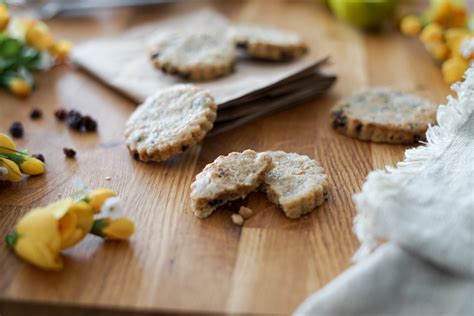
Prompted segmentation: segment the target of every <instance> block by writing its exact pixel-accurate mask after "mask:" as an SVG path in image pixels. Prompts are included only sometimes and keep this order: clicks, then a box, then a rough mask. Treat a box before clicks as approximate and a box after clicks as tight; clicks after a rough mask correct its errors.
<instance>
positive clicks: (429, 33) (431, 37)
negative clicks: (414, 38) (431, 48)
mask: <svg viewBox="0 0 474 316" xmlns="http://www.w3.org/2000/svg"><path fill="white" fill-rule="evenodd" d="M420 39H421V41H422V42H423V43H424V44H430V43H435V42H441V41H442V40H443V29H442V28H441V26H440V25H439V24H437V23H431V24H428V25H427V26H425V28H424V29H423V31H422V32H421V34H420Z"/></svg>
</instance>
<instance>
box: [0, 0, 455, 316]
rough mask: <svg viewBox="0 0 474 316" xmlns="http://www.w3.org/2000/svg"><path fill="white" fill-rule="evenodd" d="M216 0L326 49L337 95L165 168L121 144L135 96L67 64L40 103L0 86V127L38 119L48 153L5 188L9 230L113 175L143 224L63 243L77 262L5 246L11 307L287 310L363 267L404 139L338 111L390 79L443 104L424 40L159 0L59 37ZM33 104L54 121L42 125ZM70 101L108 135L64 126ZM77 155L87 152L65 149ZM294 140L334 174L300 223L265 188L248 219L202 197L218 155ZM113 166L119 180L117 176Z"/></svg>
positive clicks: (298, 10)
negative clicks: (374, 132)
mask: <svg viewBox="0 0 474 316" xmlns="http://www.w3.org/2000/svg"><path fill="white" fill-rule="evenodd" d="M206 5H210V6H213V7H214V8H216V9H217V10H219V11H220V12H222V13H223V14H225V15H227V16H228V17H229V18H230V19H232V20H234V21H239V22H254V23H260V24H269V25H277V26H279V27H282V28H288V29H291V30H295V31H297V32H299V33H301V34H302V36H303V37H304V38H305V39H306V40H307V41H308V42H309V44H310V46H311V49H312V50H313V51H317V50H325V51H327V52H329V54H330V56H331V59H332V66H331V67H330V70H331V71H333V72H335V73H336V74H337V75H338V77H339V80H338V83H337V85H336V87H335V88H334V89H333V91H332V92H331V94H329V95H327V96H325V97H323V98H321V99H318V100H315V101H313V102H308V103H305V104H302V105H301V106H298V107H296V108H293V109H291V110H286V111H283V112H280V113H278V114H275V115H272V116H270V117H267V118H264V119H261V120H259V121H257V122H254V123H250V124H247V125H245V126H243V127H242V128H239V129H238V130H235V131H229V132H226V133H224V134H221V135H217V136H215V137H210V138H207V139H206V140H205V141H204V143H203V144H202V146H200V147H198V148H195V149H193V150H192V151H191V152H189V153H187V154H185V155H182V156H179V157H176V158H174V159H171V160H170V161H168V162H165V163H160V164H144V163H140V162H137V161H135V160H133V159H132V158H131V157H130V155H129V153H128V151H127V149H126V148H125V146H124V144H123V138H122V130H123V125H124V122H125V121H126V119H127V117H128V116H129V115H130V113H131V112H132V111H133V110H134V104H132V103H131V102H130V101H128V100H127V99H125V98H123V97H122V96H120V95H118V94H116V93H115V92H114V91H112V90H110V89H109V88H107V87H105V86H104V85H102V84H100V83H98V82H97V81H95V80H94V79H93V78H91V77H90V76H88V75H87V74H85V73H83V72H82V71H79V70H76V69H71V68H68V67H60V68H57V69H55V70H53V71H51V72H49V73H47V74H40V75H39V76H38V79H39V84H38V86H39V89H38V90H37V91H36V92H35V94H34V96H33V97H31V98H29V99H27V100H24V101H23V100H18V99H15V98H14V97H12V96H10V95H8V94H7V93H5V92H3V91H2V92H0V130H1V131H6V130H7V129H8V127H9V125H10V124H11V123H12V122H13V121H21V122H23V124H24V125H25V128H26V135H25V137H24V139H22V140H20V141H18V145H19V147H21V148H28V149H29V150H30V151H31V152H32V153H43V154H44V155H45V157H46V160H47V163H48V166H47V173H46V174H45V175H44V176H40V177H32V178H30V179H28V180H27V181H23V182H21V183H17V184H6V183H2V184H0V235H1V236H4V235H5V234H6V233H8V232H10V231H11V230H12V228H13V227H14V224H15V222H16V221H17V219H18V218H19V217H20V216H22V215H23V214H24V213H25V212H26V211H28V210H29V209H30V208H32V207H36V206H40V205H45V204H47V203H50V202H52V201H54V200H56V199H58V196H59V195H61V196H66V195H68V194H71V193H72V192H74V190H75V187H74V181H75V179H81V180H82V181H84V182H85V183H87V184H88V185H89V186H90V187H93V188H94V187H103V186H105V187H110V188H112V189H114V190H116V191H117V192H118V193H119V195H120V196H121V197H122V199H123V204H124V206H125V207H126V209H127V214H128V215H129V216H131V217H132V218H133V219H134V220H135V221H136V223H137V227H138V231H137V233H136V235H135V236H134V237H133V238H132V240H131V241H130V242H129V243H114V242H110V243H103V242H102V241H101V240H99V239H97V238H94V237H88V238H87V239H86V240H85V241H84V242H82V243H81V244H80V245H78V246H76V247H74V248H72V249H70V250H68V251H66V253H65V256H66V262H65V269H64V271H62V272H59V273H52V272H43V271H40V270H38V269H36V268H34V267H32V266H30V265H28V264H25V263H24V262H22V261H20V260H19V259H17V258H16V257H15V256H14V255H13V254H12V253H10V252H9V250H8V249H7V248H6V247H5V246H4V245H2V246H0V271H1V272H0V273H1V274H0V314H2V315H3V316H9V315H22V314H25V315H26V314H29V315H31V314H33V312H34V313H35V315H43V314H44V315H53V314H58V315H59V314H61V315H63V314H66V313H67V314H68V315H71V314H77V315H86V314H90V313H91V311H92V312H94V310H92V308H98V309H100V311H96V312H94V314H95V313H97V314H98V315H102V314H104V315H109V314H116V313H119V312H121V313H123V314H127V311H128V312H129V313H128V314H147V313H152V312H154V311H165V312H166V311H177V312H182V313H187V312H190V311H194V312H201V313H209V312H216V313H223V312H229V313H272V314H273V313H290V312H292V311H293V310H294V309H295V308H296V306H297V305H298V304H299V303H301V302H302V300H303V299H304V298H305V297H307V296H308V295H309V294H311V293H312V292H313V291H316V290H318V289H319V288H321V287H322V286H324V285H325V284H326V283H328V282H329V281H330V280H331V279H333V278H334V277H336V276H337V275H338V274H339V273H341V272H342V271H343V270H345V269H346V268H347V267H348V266H349V265H350V257H351V255H352V254H353V252H354V251H355V249H356V248H357V246H358V243H357V241H356V238H355V237H354V235H353V233H352V229H351V224H352V219H353V216H354V214H355V210H354V205H353V203H352V198H351V197H352V194H353V193H355V192H357V191H359V190H360V186H361V184H362V183H363V181H364V178H365V176H366V175H367V173H368V172H369V171H371V170H373V169H377V168H382V167H383V166H385V165H386V164H393V163H395V162H396V161H398V160H400V159H401V158H402V157H403V150H404V147H403V146H393V145H381V144H370V143H365V142H360V141H357V140H353V139H349V138H346V137H344V136H341V135H338V134H336V133H335V132H334V131H333V130H332V129H331V128H330V126H329V109H330V107H331V106H332V105H333V104H334V102H336V101H337V100H338V99H339V98H341V97H344V96H348V95H350V94H351V93H353V92H355V91H358V90H360V89H363V88H366V87H369V86H376V85H388V86H391V87H393V88H398V89H401V90H404V91H410V92H416V93H418V94H421V95H424V96H426V97H428V98H430V99H432V100H433V101H435V102H443V101H444V100H445V95H447V93H448V92H449V91H448V87H447V86H446V85H445V84H444V83H443V81H442V79H441V75H440V71H439V69H438V67H437V66H436V65H435V64H434V63H433V62H432V61H431V60H430V59H429V58H428V56H427V54H426V53H425V52H424V50H423V48H422V46H421V45H420V44H419V43H417V42H416V40H411V39H407V38H403V37H402V36H401V35H399V34H397V33H395V32H394V33H386V34H378V35H377V34H371V35H365V34H362V33H361V32H359V31H357V30H354V29H352V28H350V27H348V26H347V25H345V24H344V23H340V22H338V21H336V20H335V19H334V18H333V17H332V16H331V15H329V14H328V13H327V12H326V11H325V10H323V8H322V7H321V6H319V5H317V4H316V2H315V1H271V2H266V1H245V2H236V1H225V2H224V1H215V2H212V1H211V2H208V1H206V2H193V4H189V3H188V2H186V3H181V4H174V5H166V6H163V7H157V8H153V9H150V8H146V9H143V8H142V9H139V8H136V9H119V10H114V11H98V12H96V13H94V14H93V16H92V17H76V18H73V19H56V20H54V21H51V22H50V23H49V24H50V26H51V27H52V28H53V29H54V31H55V33H57V34H58V36H61V37H67V38H70V39H72V40H74V41H76V42H80V41H83V40H86V39H88V38H91V37H95V36H104V35H112V34H120V33H121V32H123V31H124V30H126V29H128V28H129V27H132V26H135V25H139V24H141V23H144V22H147V21H151V20H155V19H160V18H162V17H164V16H168V15H171V14H179V13H182V12H185V11H189V10H192V9H193V8H196V7H201V6H206ZM33 107H38V108H41V109H42V110H43V111H44V118H43V119H41V120H39V121H31V120H30V119H29V118H28V117H29V112H30V111H31V109H32V108H33ZM59 107H64V108H68V109H70V108H77V109H79V110H80V111H82V112H83V113H85V114H92V115H93V116H94V117H96V118H97V119H98V121H99V132H98V133H97V134H90V135H84V134H77V133H75V132H72V131H70V130H68V129H67V128H66V127H65V126H64V125H63V124H60V123H58V122H56V120H55V118H54V116H53V112H54V110H55V109H57V108H59ZM65 146H67V147H73V148H75V149H76V150H77V151H78V156H77V159H76V160H68V159H65V158H64V155H63V154H62V148H63V147H65ZM247 148H251V149H254V150H286V151H295V152H299V153H302V154H307V155H309V156H311V157H315V158H316V159H318V160H319V161H320V162H321V164H322V165H323V167H324V168H325V169H326V170H327V173H328V175H329V179H330V184H331V188H330V192H329V193H330V195H329V196H330V198H329V200H328V201H327V202H326V203H325V204H324V205H323V206H322V207H320V208H319V209H317V210H316V211H314V212H313V213H311V214H310V215H308V216H306V217H304V218H302V219H300V220H289V219H287V218H286V217H285V216H284V215H283V213H282V212H281V211H279V210H278V209H277V208H276V207H275V206H273V205H272V204H270V203H269V202H268V201H267V200H266V199H265V197H264V196H263V195H261V194H259V193H255V194H252V195H251V196H250V197H249V198H248V204H249V207H251V208H252V209H253V210H254V211H255V216H253V217H252V218H251V219H250V220H249V221H248V222H247V223H246V224H245V226H244V227H243V228H241V227H237V226H235V225H233V224H232V222H231V220H230V214H231V212H230V211H228V210H222V211H220V212H217V213H216V214H214V215H213V216H211V217H210V218H208V219H206V220H199V219H197V218H195V217H194V216H193V215H192V212H191V210H190V208H189V197H188V196H189V185H190V183H191V182H192V181H193V178H194V176H195V174H196V173H198V172H199V171H200V170H201V169H202V167H203V166H204V165H205V164H207V163H209V162H211V161H212V160H214V159H215V158H216V157H217V156H218V155H220V154H227V153H228V152H231V151H241V150H244V149H247ZM105 177H111V178H112V179H111V180H110V181H107V180H105Z"/></svg>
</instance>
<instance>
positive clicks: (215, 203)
mask: <svg viewBox="0 0 474 316" xmlns="http://www.w3.org/2000/svg"><path fill="white" fill-rule="evenodd" d="M223 202H224V201H223V200H214V201H210V202H209V203H207V204H208V205H209V206H210V207H214V206H217V205H220V204H222V203H223Z"/></svg>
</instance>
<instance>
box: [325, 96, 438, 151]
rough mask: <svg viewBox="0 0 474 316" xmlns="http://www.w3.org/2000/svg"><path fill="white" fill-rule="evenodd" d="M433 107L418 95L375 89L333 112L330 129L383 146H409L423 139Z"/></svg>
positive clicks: (432, 119) (433, 116)
mask: <svg viewBox="0 0 474 316" xmlns="http://www.w3.org/2000/svg"><path fill="white" fill-rule="evenodd" d="M436 109H437V107H436V105H434V104H432V103H431V102H429V101H427V100H425V99H422V98H420V97H417V96H412V95H408V94H405V93H403V92H399V91H395V90H391V89H387V88H374V89H371V90H368V91H366V92H363V93H360V94H356V95H354V96H352V97H350V98H348V99H346V100H344V101H342V102H340V103H339V104H337V105H336V106H334V108H333V109H332V113H331V120H332V126H333V128H335V129H336V130H337V131H339V132H341V133H342V134H344V135H347V136H350V137H354V138H358V139H360V140H367V141H373V142H383V143H400V144H410V143H413V142H416V141H418V140H420V139H424V137H425V132H426V130H427V128H428V125H429V124H431V123H434V122H435V118H436Z"/></svg>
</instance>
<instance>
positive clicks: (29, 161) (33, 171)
mask: <svg viewBox="0 0 474 316" xmlns="http://www.w3.org/2000/svg"><path fill="white" fill-rule="evenodd" d="M20 169H21V171H22V172H23V173H26V174H29V175H32V176H35V175H39V174H43V173H44V162H42V161H41V160H39V159H36V158H34V157H28V158H26V159H25V161H24V162H23V163H22V164H20Z"/></svg>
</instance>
